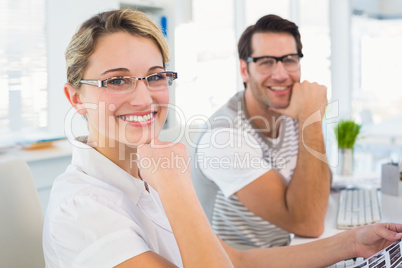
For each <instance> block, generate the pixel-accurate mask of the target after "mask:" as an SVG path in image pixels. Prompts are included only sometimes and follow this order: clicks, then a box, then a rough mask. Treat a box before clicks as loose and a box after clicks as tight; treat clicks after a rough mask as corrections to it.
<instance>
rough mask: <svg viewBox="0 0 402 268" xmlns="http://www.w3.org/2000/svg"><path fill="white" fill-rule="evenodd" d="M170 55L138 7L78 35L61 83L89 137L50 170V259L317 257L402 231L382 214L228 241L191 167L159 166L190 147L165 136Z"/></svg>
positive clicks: (289, 260) (260, 260) (369, 245)
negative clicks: (297, 234) (277, 239)
mask: <svg viewBox="0 0 402 268" xmlns="http://www.w3.org/2000/svg"><path fill="white" fill-rule="evenodd" d="M168 60H169V57H168V47H167V44H166V41H165V39H164V37H163V35H162V33H161V32H160V31H159V29H158V28H157V27H156V26H155V25H154V24H153V23H152V21H151V20H150V19H148V18H147V17H146V16H145V15H144V14H142V13H141V12H138V11H135V10H129V9H127V10H114V11H110V12H104V13H101V14H98V15H96V16H94V17H92V18H90V19H89V20H87V21H86V22H84V23H83V24H82V26H81V27H80V29H79V30H78V31H77V33H76V34H75V35H74V37H73V38H72V40H71V42H70V44H69V46H68V47H67V51H66V62H67V80H68V82H67V83H66V84H65V86H64V91H65V94H66V96H67V98H68V100H69V101H70V103H71V105H72V106H73V107H74V108H75V109H76V111H77V113H79V114H81V115H84V116H85V117H86V118H87V121H88V129H89V136H88V137H85V138H81V139H79V140H76V141H74V144H73V145H74V146H73V157H72V163H71V165H70V166H69V167H68V168H67V170H66V171H65V172H64V173H63V174H61V175H60V176H59V177H57V178H56V180H55V181H54V185H53V189H52V193H51V197H50V201H49V206H48V209H47V212H46V218H45V225H44V233H43V247H44V254H45V260H46V266H47V267H96V268H99V267H152V268H155V267H191V268H193V267H219V268H222V267H234V266H235V267H302V266H305V267H314V266H316V267H321V266H325V265H327V264H331V263H335V262H337V261H339V260H342V259H346V258H350V257H354V256H363V257H368V256H370V255H371V254H373V253H374V252H376V251H378V250H380V249H381V248H383V247H384V246H386V245H388V244H390V243H391V242H392V241H396V240H398V239H400V238H401V234H400V233H401V232H402V225H401V224H379V225H374V226H369V227H364V228H359V229H355V230H353V231H350V232H345V233H341V234H339V235H337V236H335V237H332V238H328V239H322V240H319V241H317V242H314V243H310V244H305V245H300V246H291V247H282V248H272V249H258V250H250V251H245V252H240V251H237V250H235V249H232V248H230V247H228V246H227V245H226V244H224V243H223V242H222V241H221V240H220V239H219V238H218V237H217V236H216V235H215V234H214V233H213V231H212V229H211V227H210V225H209V223H208V220H207V218H206V216H205V214H204V213H203V210H202V208H201V206H200V204H199V202H198V200H197V197H196V194H195V192H194V189H193V186H192V184H191V178H190V170H188V169H186V167H185V166H184V165H180V164H178V165H165V166H164V167H163V168H161V167H158V166H157V165H156V164H157V163H158V161H157V160H158V159H172V158H180V159H183V160H186V159H187V158H188V156H187V151H186V148H185V147H184V145H182V144H171V143H168V142H161V141H159V140H157V137H158V134H159V133H160V131H161V129H162V126H163V124H164V122H165V120H166V115H167V104H168V103H169V90H168V87H169V85H170V84H171V83H173V81H174V80H175V79H176V78H177V74H176V73H175V72H172V71H169V70H166V63H167V62H168ZM161 145H162V146H161ZM145 163H147V164H145ZM177 163H181V162H180V161H179V162H177ZM138 164H141V165H138Z"/></svg>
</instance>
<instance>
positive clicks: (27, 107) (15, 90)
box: [0, 0, 48, 134]
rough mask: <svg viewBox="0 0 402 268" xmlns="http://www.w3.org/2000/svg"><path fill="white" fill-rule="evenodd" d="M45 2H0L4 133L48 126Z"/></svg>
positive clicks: (0, 92)
mask: <svg viewBox="0 0 402 268" xmlns="http://www.w3.org/2000/svg"><path fill="white" fill-rule="evenodd" d="M45 2H46V1H45V0H1V1H0V134H3V133H14V132H15V133H16V132H26V131H38V130H43V129H44V128H46V127H47V121H48V120H47V104H48V100H47V67H46V66H47V56H46V54H47V53H46V36H45V22H46V16H45V15H46V14H45V11H46V6H45V4H46V3H45Z"/></svg>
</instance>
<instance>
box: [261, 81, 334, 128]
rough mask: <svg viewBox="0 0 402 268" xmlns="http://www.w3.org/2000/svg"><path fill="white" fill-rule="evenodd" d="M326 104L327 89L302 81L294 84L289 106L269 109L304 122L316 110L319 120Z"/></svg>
mask: <svg viewBox="0 0 402 268" xmlns="http://www.w3.org/2000/svg"><path fill="white" fill-rule="evenodd" d="M327 104H328V100H327V88H326V87H325V86H323V85H319V84H317V83H310V82H308V81H303V83H298V82H296V83H294V84H293V88H292V96H291V98H290V103H289V106H288V107H286V108H284V109H275V108H271V107H270V108H269V109H270V110H272V111H274V112H277V113H280V114H284V115H286V116H289V117H291V118H293V119H296V120H297V121H299V122H300V121H304V120H306V119H307V118H308V117H309V116H311V115H312V114H313V113H315V112H317V111H318V110H319V111H320V113H321V118H322V117H323V116H324V112H325V108H326V106H327Z"/></svg>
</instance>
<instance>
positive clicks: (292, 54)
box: [246, 53, 303, 65]
mask: <svg viewBox="0 0 402 268" xmlns="http://www.w3.org/2000/svg"><path fill="white" fill-rule="evenodd" d="M289 56H298V57H299V60H300V59H301V58H303V53H291V54H286V55H283V56H282V57H275V56H261V57H247V59H246V62H247V63H249V62H254V63H256V62H257V61H258V60H260V59H264V58H267V59H274V60H275V65H276V64H278V61H280V62H282V63H283V59H285V58H286V57H289Z"/></svg>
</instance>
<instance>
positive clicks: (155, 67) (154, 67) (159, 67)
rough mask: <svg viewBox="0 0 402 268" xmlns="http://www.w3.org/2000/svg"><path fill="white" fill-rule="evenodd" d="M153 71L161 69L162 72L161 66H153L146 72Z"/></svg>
mask: <svg viewBox="0 0 402 268" xmlns="http://www.w3.org/2000/svg"><path fill="white" fill-rule="evenodd" d="M155 69H162V70H164V68H163V66H153V67H151V68H149V70H148V71H153V70H155Z"/></svg>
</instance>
